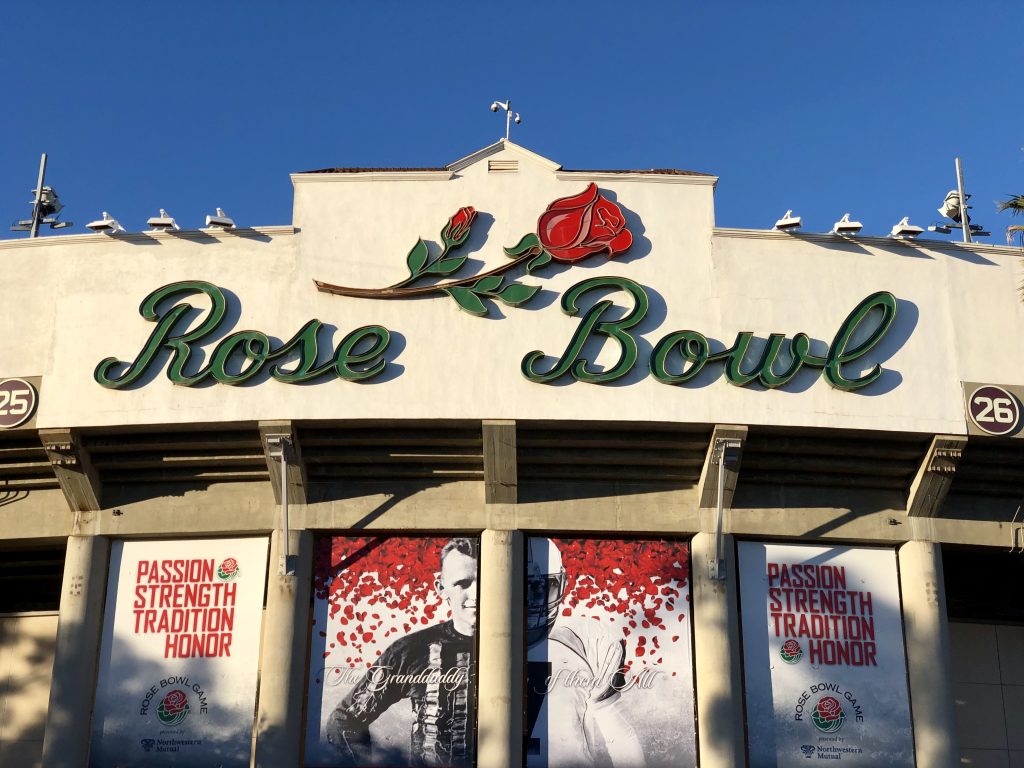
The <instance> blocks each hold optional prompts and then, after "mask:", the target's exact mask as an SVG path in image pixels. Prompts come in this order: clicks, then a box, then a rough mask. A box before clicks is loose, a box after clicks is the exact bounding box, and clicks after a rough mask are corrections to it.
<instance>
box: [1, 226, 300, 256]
mask: <svg viewBox="0 0 1024 768" xmlns="http://www.w3.org/2000/svg"><path fill="white" fill-rule="evenodd" d="M297 231H298V230H296V229H295V227H293V226H292V225H290V224H287V225H281V226H274V227H244V228H243V227H239V228H237V229H227V230H225V229H220V228H210V229H179V230H178V231H176V232H126V233H124V234H122V235H104V234H93V233H89V234H82V235H51V236H47V237H33V238H24V239H21V240H0V250H3V249H9V248H45V247H47V246H51V245H79V244H82V243H104V242H106V243H116V242H126V243H148V242H152V241H153V240H197V241H204V240H205V241H209V240H210V239H213V240H220V241H230V240H233V239H239V240H245V239H257V238H258V239H263V238H266V237H274V236H282V235H294V234H295V233H296V232H297Z"/></svg>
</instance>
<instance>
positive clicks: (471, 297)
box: [313, 182, 633, 316]
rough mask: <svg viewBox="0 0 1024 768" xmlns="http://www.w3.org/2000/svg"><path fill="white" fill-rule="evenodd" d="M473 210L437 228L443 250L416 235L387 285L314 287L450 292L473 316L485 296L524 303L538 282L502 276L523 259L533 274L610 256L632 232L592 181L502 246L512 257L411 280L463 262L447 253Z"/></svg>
mask: <svg viewBox="0 0 1024 768" xmlns="http://www.w3.org/2000/svg"><path fill="white" fill-rule="evenodd" d="M476 213H477V212H476V210H475V209H473V208H472V207H468V206H467V207H465V208H460V209H459V210H458V211H457V212H456V213H455V214H454V215H453V216H451V218H449V219H448V223H447V224H445V226H444V227H443V228H442V230H441V245H442V249H441V252H440V253H439V254H437V255H435V256H431V253H430V249H429V248H428V247H427V244H426V243H425V242H424V241H423V238H419V239H418V240H417V241H416V245H414V246H413V247H412V250H411V251H409V255H408V256H407V257H406V266H407V267H408V268H409V276H408V277H407V278H406V279H405V280H402V281H400V282H398V283H395V284H394V285H391V286H388V287H387V288H347V287H345V286H342V285H332V284H331V283H324V282H321V281H320V280H314V281H313V282H314V283H316V287H317V290H320V291H323V292H324V293H333V294H336V295H339V296H355V297H359V298H366V299H398V298H405V297H409V296H422V295H426V294H431V293H442V294H447V295H449V296H451V297H452V298H453V299H455V301H456V302H457V303H458V305H459V308H460V309H463V310H465V311H466V312H469V313H470V314H473V315H477V316H484V315H486V314H487V305H486V304H484V302H483V300H484V299H485V298H487V299H497V300H499V301H501V302H503V303H505V304H507V305H509V306H512V307H518V306H521V305H522V304H525V303H526V302H528V301H529V300H530V299H532V298H533V297H534V295H535V294H536V293H537V291H539V290H540V286H539V285H524V284H523V283H518V282H516V281H514V280H512V281H508V282H506V280H505V275H506V274H507V273H508V272H510V271H512V270H513V269H514V268H516V267H518V266H520V265H522V264H525V266H526V272H527V273H533V272H535V271H536V270H538V269H540V268H541V267H543V266H544V265H546V264H549V263H550V262H551V261H557V262H560V263H563V264H572V263H574V262H577V261H580V260H581V259H585V258H586V257H587V256H591V255H593V254H596V253H604V254H605V255H607V256H608V257H609V258H611V257H612V256H615V255H616V254H619V253H622V252H623V251H625V250H627V249H628V248H629V247H630V245H632V243H633V235H632V233H631V232H630V231H629V229H627V228H626V218H625V216H623V214H622V210H621V209H620V208H619V206H618V205H616V204H615V203H613V202H612V201H611V200H609V199H608V198H606V197H604V196H603V195H602V194H601V193H600V191H599V190H598V188H597V185H596V184H594V183H593V182H591V183H590V184H589V185H587V188H586V189H585V190H583V192H581V193H579V194H578V195H572V196H570V197H563V198H559V199H558V200H555V201H554V202H553V203H551V204H550V205H549V206H548V207H547V210H545V211H544V213H542V214H541V216H540V219H538V221H537V232H531V233H530V234H528V235H525V236H524V237H523V238H522V239H521V240H520V241H519V242H518V243H517V244H516V245H515V246H513V247H511V248H505V249H504V250H505V253H506V255H508V256H509V257H511V258H512V261H511V262H508V263H506V264H503V265H501V266H500V267H495V268H494V269H491V270H488V271H487V272H484V273H482V274H479V275H471V276H469V277H463V278H459V279H457V280H449V281H448V282H442V283H434V284H427V285H423V284H420V285H413V283H417V282H420V281H421V280H422V279H423V278H432V277H447V276H449V275H453V274H454V273H455V272H457V271H458V270H459V269H461V268H462V266H463V265H464V264H465V263H466V258H467V257H466V256H461V255H457V254H456V255H454V256H453V255H449V254H451V252H452V251H455V250H457V249H458V248H459V247H461V246H462V245H463V244H465V242H466V241H467V240H468V239H469V235H470V231H471V229H472V226H473V221H474V219H475V218H476Z"/></svg>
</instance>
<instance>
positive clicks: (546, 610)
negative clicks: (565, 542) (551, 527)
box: [526, 536, 566, 645]
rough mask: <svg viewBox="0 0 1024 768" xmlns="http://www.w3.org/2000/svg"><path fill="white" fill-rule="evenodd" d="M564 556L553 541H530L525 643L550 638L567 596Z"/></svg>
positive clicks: (528, 546) (534, 538)
mask: <svg viewBox="0 0 1024 768" xmlns="http://www.w3.org/2000/svg"><path fill="white" fill-rule="evenodd" d="M565 583H566V578H565V568H563V567H562V553H561V552H559V551H558V547H556V546H555V544H554V542H553V541H551V539H545V538H541V537H537V536H534V537H530V539H529V543H528V544H527V548H526V643H527V645H534V644H535V643H538V642H540V641H541V640H543V639H544V638H545V637H547V635H548V632H550V631H551V627H553V626H554V624H555V619H556V618H558V608H559V606H560V605H561V603H562V598H563V597H564V596H565Z"/></svg>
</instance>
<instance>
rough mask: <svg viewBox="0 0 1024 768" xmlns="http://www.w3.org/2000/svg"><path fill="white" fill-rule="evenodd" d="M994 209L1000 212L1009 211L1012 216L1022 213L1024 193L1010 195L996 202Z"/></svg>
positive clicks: (1023, 209) (1023, 210)
mask: <svg viewBox="0 0 1024 768" xmlns="http://www.w3.org/2000/svg"><path fill="white" fill-rule="evenodd" d="M996 210H997V211H999V212H1000V213H1002V212H1003V211H1009V212H1010V213H1011V214H1012V215H1013V216H1019V215H1021V214H1024V195H1010V196H1009V197H1008V198H1006V199H1005V200H1003V201H1001V202H998V203H996Z"/></svg>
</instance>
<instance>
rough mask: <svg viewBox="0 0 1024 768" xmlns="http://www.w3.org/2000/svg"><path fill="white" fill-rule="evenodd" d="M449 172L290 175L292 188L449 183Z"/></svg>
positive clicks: (451, 174)
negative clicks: (335, 183) (333, 183)
mask: <svg viewBox="0 0 1024 768" xmlns="http://www.w3.org/2000/svg"><path fill="white" fill-rule="evenodd" d="M453 175H454V174H453V173H452V172H451V171H356V172H352V173H292V174H289V176H290V178H291V180H292V186H294V185H296V184H311V183H313V182H325V181H449V180H450V179H451V178H452V176H453Z"/></svg>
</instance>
